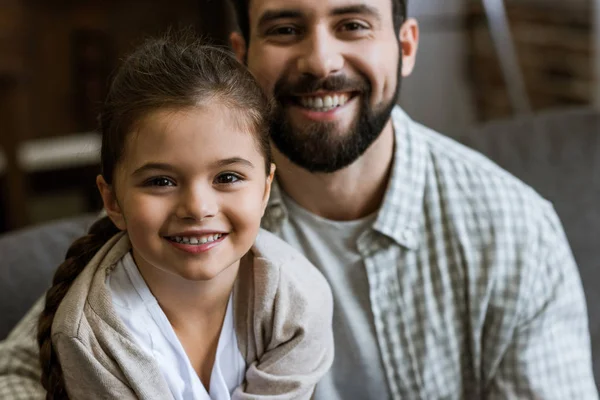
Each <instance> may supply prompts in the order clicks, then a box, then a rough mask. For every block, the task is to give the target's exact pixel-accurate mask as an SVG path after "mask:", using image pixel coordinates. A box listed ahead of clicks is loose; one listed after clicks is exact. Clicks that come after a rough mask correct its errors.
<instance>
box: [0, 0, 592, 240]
mask: <svg viewBox="0 0 600 400" xmlns="http://www.w3.org/2000/svg"><path fill="white" fill-rule="evenodd" d="M595 2H598V3H600V0H568V1H565V0H518V1H517V0H514V1H510V0H505V1H501V0H478V1H475V0H410V1H409V14H410V15H411V16H413V17H416V18H417V19H418V20H419V22H420V27H421V44H420V49H419V56H418V62H417V68H416V70H415V73H414V74H413V75H412V76H411V77H410V78H408V79H405V80H404V82H403V83H402V85H403V87H402V99H401V104H402V106H403V107H404V108H405V110H406V111H407V112H408V113H409V114H410V115H412V116H413V117H414V118H415V119H416V120H418V121H420V122H422V123H424V124H425V125H427V126H430V127H432V128H434V129H436V130H438V131H440V132H443V133H445V134H448V135H450V136H460V135H461V134H462V133H463V132H466V131H468V130H472V129H474V128H476V127H478V126H482V125H484V124H487V123H490V122H491V121H497V120H503V119H507V118H515V117H519V116H523V115H527V114H529V113H531V112H535V113H537V112H544V111H546V110H555V109H565V108H572V107H594V105H595V104H596V103H598V94H599V93H600V80H599V79H598V70H599V65H600V63H599V62H598V59H599V58H600V55H599V53H600V51H597V50H598V47H599V46H598V44H597V41H596V40H594V38H596V37H597V36H598V35H597V34H595V32H596V28H597V26H598V23H599V22H600V17H599V14H598V7H596V5H595ZM185 26H193V27H195V29H196V30H197V31H198V32H202V33H205V34H206V35H209V36H210V37H212V38H213V41H214V42H215V43H219V44H226V43H227V35H228V32H230V30H231V29H232V27H233V26H234V21H233V13H232V11H231V9H230V5H229V3H228V2H227V1H225V0H168V1H166V0H154V1H151V2H149V1H142V0H119V1H117V0H104V1H97V0H96V1H94V0H78V1H76V0H21V1H19V0H2V3H1V5H0V121H1V122H0V233H2V232H6V231H9V230H13V229H17V228H22V227H26V226H29V225H32V224H37V223H40V222H45V221H49V220H54V219H58V218H62V217H68V216H73V215H79V214H81V213H84V212H90V211H95V210H98V209H99V204H100V203H99V197H98V196H97V194H96V188H95V184H94V177H95V175H96V174H97V173H98V165H97V163H98V158H99V154H98V149H99V146H100V141H99V136H98V135H97V134H96V133H94V129H95V127H96V115H97V111H98V105H99V104H100V103H101V101H102V99H103V96H104V95H105V93H106V89H107V82H108V77H109V75H110V74H111V72H112V71H113V69H114V68H115V67H116V65H117V63H118V60H119V58H120V57H121V56H122V55H123V54H124V53H126V52H127V51H129V50H130V49H131V48H132V47H133V46H134V45H135V44H136V43H139V41H140V40H141V39H143V38H144V37H146V36H148V35H151V34H156V33H160V32H162V31H164V30H165V29H167V28H168V27H185Z"/></svg>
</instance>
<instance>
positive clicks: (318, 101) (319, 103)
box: [300, 94, 348, 111]
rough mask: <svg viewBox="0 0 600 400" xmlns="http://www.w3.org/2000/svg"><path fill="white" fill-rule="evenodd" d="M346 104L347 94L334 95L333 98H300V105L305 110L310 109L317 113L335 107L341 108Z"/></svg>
mask: <svg viewBox="0 0 600 400" xmlns="http://www.w3.org/2000/svg"><path fill="white" fill-rule="evenodd" d="M347 102H348V95H347V94H339V95H338V94H336V95H333V96H329V95H327V96H313V97H308V96H303V97H300V104H302V106H303V107H306V108H312V109H315V110H318V111H329V110H331V109H333V108H335V107H341V106H343V105H344V104H346V103H347Z"/></svg>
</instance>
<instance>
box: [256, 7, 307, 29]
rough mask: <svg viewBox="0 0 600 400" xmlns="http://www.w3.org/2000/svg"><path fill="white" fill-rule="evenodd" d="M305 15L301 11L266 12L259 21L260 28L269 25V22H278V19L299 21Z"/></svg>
mask: <svg viewBox="0 0 600 400" xmlns="http://www.w3.org/2000/svg"><path fill="white" fill-rule="evenodd" d="M303 16H304V14H303V13H302V12H301V11H299V10H294V9H282V10H267V11H265V12H264V13H263V14H262V15H261V16H260V18H259V20H258V26H262V25H264V24H268V23H269V22H272V21H276V20H278V19H284V18H289V19H298V18H302V17H303Z"/></svg>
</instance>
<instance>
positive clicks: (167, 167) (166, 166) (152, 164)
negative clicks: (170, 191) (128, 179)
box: [132, 162, 175, 175]
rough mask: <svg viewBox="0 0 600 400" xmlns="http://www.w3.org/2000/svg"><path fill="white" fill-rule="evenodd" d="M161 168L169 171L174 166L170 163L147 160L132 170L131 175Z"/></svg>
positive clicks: (172, 169) (173, 169)
mask: <svg viewBox="0 0 600 400" xmlns="http://www.w3.org/2000/svg"><path fill="white" fill-rule="evenodd" d="M157 169H159V170H163V171H169V172H174V171H175V168H174V167H173V166H172V165H170V164H166V163H159V162H149V163H146V164H144V165H142V166H141V167H139V168H138V169H136V170H135V171H133V174H132V175H140V174H142V173H144V172H146V171H149V170H157Z"/></svg>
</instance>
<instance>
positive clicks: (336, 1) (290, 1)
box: [248, 0, 391, 23]
mask: <svg viewBox="0 0 600 400" xmlns="http://www.w3.org/2000/svg"><path fill="white" fill-rule="evenodd" d="M388 3H389V4H390V5H391V0H250V7H249V9H248V11H249V14H250V15H249V16H250V19H251V21H252V22H253V23H254V22H256V20H255V18H261V16H262V15H263V14H264V13H266V12H270V11H281V10H290V11H292V10H293V11H297V12H299V13H301V14H303V15H307V16H308V15H311V14H315V13H325V14H327V13H330V12H332V11H333V10H335V9H338V8H344V7H351V6H369V7H371V8H379V7H382V6H383V5H387V4H388Z"/></svg>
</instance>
